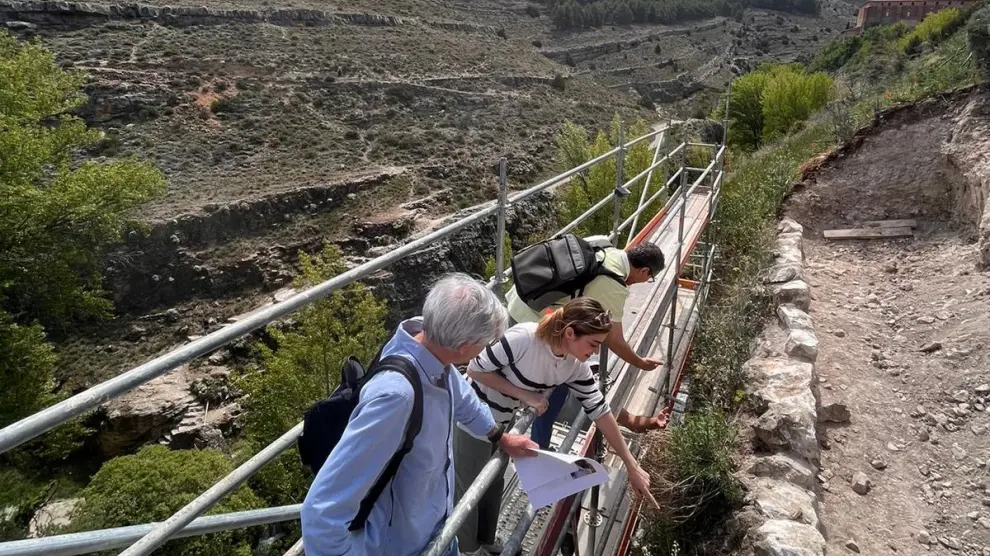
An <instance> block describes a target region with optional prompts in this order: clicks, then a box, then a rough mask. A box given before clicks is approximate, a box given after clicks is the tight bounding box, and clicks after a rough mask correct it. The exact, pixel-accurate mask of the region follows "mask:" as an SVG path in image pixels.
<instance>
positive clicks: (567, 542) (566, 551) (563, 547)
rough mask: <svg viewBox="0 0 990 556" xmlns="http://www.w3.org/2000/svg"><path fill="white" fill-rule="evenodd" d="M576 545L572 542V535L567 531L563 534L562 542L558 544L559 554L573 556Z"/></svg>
mask: <svg viewBox="0 0 990 556" xmlns="http://www.w3.org/2000/svg"><path fill="white" fill-rule="evenodd" d="M576 551H577V545H576V544H575V542H574V533H572V532H570V531H568V532H567V533H565V534H564V542H562V543H561V544H560V553H561V554H563V555H564V556H574V553H575V552H576Z"/></svg>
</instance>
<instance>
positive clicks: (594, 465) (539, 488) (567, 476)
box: [513, 450, 608, 509]
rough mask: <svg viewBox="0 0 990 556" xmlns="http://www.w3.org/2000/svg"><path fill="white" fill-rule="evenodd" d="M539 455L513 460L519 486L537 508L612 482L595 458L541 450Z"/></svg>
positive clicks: (537, 452) (538, 452)
mask: <svg viewBox="0 0 990 556" xmlns="http://www.w3.org/2000/svg"><path fill="white" fill-rule="evenodd" d="M536 454H537V455H536V456H534V457H528V458H519V459H516V460H513V463H514V464H515V466H516V473H517V474H518V475H519V484H521V485H522V487H523V490H524V491H526V495H527V496H529V503H530V504H532V505H533V509H540V508H542V507H543V506H549V505H550V504H553V503H554V502H556V501H558V500H561V499H563V498H566V497H568V496H570V495H572V494H575V493H577V492H581V491H582V490H585V489H589V488H591V487H593V486H597V485H603V484H605V483H606V482H608V471H607V470H606V469H605V467H604V466H603V465H602V464H600V463H598V462H597V461H595V460H593V459H588V458H583V457H581V456H572V455H570V454H558V453H556V452H547V451H544V450H537V451H536Z"/></svg>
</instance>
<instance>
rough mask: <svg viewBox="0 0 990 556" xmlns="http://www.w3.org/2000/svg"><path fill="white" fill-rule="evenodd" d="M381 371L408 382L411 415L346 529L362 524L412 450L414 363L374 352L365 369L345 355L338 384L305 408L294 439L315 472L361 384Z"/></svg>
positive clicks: (419, 414)
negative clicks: (333, 389)
mask: <svg viewBox="0 0 990 556" xmlns="http://www.w3.org/2000/svg"><path fill="white" fill-rule="evenodd" d="M380 353H381V352H379V355H380ZM382 371H396V372H399V373H401V374H402V376H404V377H406V380H408V381H409V384H411V385H412V387H413V393H414V397H413V409H412V415H410V417H409V422H408V423H406V434H405V439H404V440H403V442H402V445H401V446H400V447H399V449H398V450H397V451H396V452H395V454H394V455H393V456H392V459H391V460H389V462H388V465H386V466H385V469H384V470H383V471H382V474H381V475H380V476H379V477H378V480H377V481H376V482H375V484H374V485H373V486H372V487H371V490H369V491H368V493H367V494H366V495H365V497H364V499H363V500H361V508H360V510H358V513H357V515H356V516H355V517H354V520H353V521H351V523H350V524H349V525H348V530H350V531H357V530H360V529H363V528H364V525H365V522H367V521H368V515H369V514H371V508H372V507H374V505H375V502H376V501H378V497H379V496H381V494H382V492H384V490H385V487H387V486H388V484H389V483H390V482H391V481H392V478H393V477H395V474H396V472H397V471H398V470H399V465H400V464H401V463H402V458H403V457H405V455H406V454H408V453H409V450H412V447H413V441H415V440H416V435H418V434H419V429H420V428H421V427H422V426H423V385H422V384H421V382H420V379H419V371H418V370H417V369H416V366H415V365H413V364H412V362H410V361H409V360H408V359H406V358H404V357H400V356H398V355H390V356H388V357H386V358H384V359H381V360H380V361H379V356H378V355H376V356H375V359H374V360H373V361H372V363H371V365H370V366H369V369H368V371H367V372H365V370H364V368H363V367H362V366H361V363H360V362H359V361H358V360H357V359H356V358H355V357H354V356H353V355H352V356H350V357H348V358H347V361H345V362H344V365H343V366H342V367H341V369H340V386H338V387H337V389H336V390H335V391H334V393H333V394H331V395H330V397H329V398H327V399H325V400H321V401H319V402H316V404H314V405H313V407H311V408H310V409H309V410H308V411H307V412H306V415H305V417H304V418H303V432H302V435H300V436H299V440H298V441H297V443H298V444H297V445H298V448H299V458H300V459H301V460H302V462H303V465H305V466H307V467H309V469H310V470H311V471H312V472H313V474H316V473H319V472H320V468H322V467H323V464H324V463H326V461H327V458H328V457H330V452H332V451H333V449H334V447H336V446H337V444H338V443H339V442H340V438H341V436H343V434H344V429H345V428H347V424H348V423H349V422H350V419H351V413H353V411H354V408H355V407H357V404H358V401H359V399H360V396H361V387H362V386H364V385H365V384H367V383H368V381H369V380H371V378H372V377H373V376H375V375H376V374H378V373H380V372H382Z"/></svg>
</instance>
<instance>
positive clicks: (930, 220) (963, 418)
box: [786, 114, 990, 556]
mask: <svg viewBox="0 0 990 556" xmlns="http://www.w3.org/2000/svg"><path fill="white" fill-rule="evenodd" d="M953 124H954V122H952V121H951V119H950V118H946V117H944V116H943V115H941V114H939V115H933V116H932V117H929V118H923V119H921V120H920V121H915V122H913V123H912V122H908V123H901V124H894V125H891V126H889V127H888V129H886V130H884V131H882V132H880V133H878V134H876V135H874V136H872V137H869V138H867V139H866V141H864V143H863V146H862V147H861V148H860V149H858V150H857V151H855V152H853V153H851V154H850V155H848V156H846V157H845V158H843V159H840V160H838V161H836V162H834V163H832V164H831V166H829V167H828V168H825V169H824V170H823V171H822V172H821V173H820V174H819V175H818V176H817V179H816V180H815V181H813V182H812V183H806V184H804V185H803V187H801V188H800V189H799V190H798V191H797V193H795V194H794V195H793V197H792V198H791V199H790V201H789V203H788V207H787V210H786V212H787V215H788V216H790V217H792V218H794V219H795V220H797V221H798V222H799V223H801V224H803V225H805V234H806V241H805V255H806V274H807V276H806V280H807V281H808V282H809V284H810V285H811V288H812V292H813V299H814V301H813V302H812V304H811V307H812V310H811V316H812V318H813V319H814V322H815V327H816V330H817V333H818V338H819V342H820V344H819V357H818V374H819V375H820V383H819V385H818V386H819V392H820V396H821V404H822V405H823V406H825V405H827V404H830V403H833V402H838V403H843V404H846V405H847V406H848V408H849V409H850V411H851V415H852V417H851V420H850V422H848V423H845V424H839V425H834V424H830V425H828V428H827V429H826V430H823V431H821V434H820V438H821V441H822V444H823V452H822V470H821V472H820V474H819V477H818V478H819V482H820V484H821V488H822V491H821V495H822V515H821V518H822V522H823V523H824V528H825V535H826V538H827V539H828V542H829V548H830V550H829V553H830V554H851V553H856V552H858V553H861V554H870V555H880V554H908V555H916V554H956V555H966V556H971V555H972V556H990V468H988V462H990V385H988V383H990V349H988V346H990V273H987V272H986V271H982V272H981V271H980V270H979V269H978V268H977V262H978V260H979V256H978V250H977V246H976V245H975V244H974V243H973V242H972V241H971V238H972V226H971V218H970V217H969V216H968V214H970V213H971V212H972V210H971V209H972V207H971V206H967V205H966V204H965V202H963V201H964V199H965V198H966V196H965V195H964V194H961V191H960V190H961V189H964V188H963V187H962V185H961V181H960V178H959V176H958V173H956V172H955V170H954V169H953V168H952V167H951V166H950V165H949V164H948V163H947V162H946V158H945V157H944V156H943V155H942V154H940V149H941V148H942V145H944V144H945V142H946V141H951V137H952V129H953V128H954V127H955V126H954V125H953ZM986 156H990V153H987V154H986ZM906 161H911V163H910V164H908V163H906ZM896 218H916V219H917V221H918V229H917V232H916V236H915V237H914V238H910V239H900V240H881V241H869V240H867V241H852V242H835V241H825V240H823V239H821V231H822V230H823V229H829V228H846V227H853V226H852V225H854V224H856V223H859V222H862V221H865V220H878V219H896ZM862 474H865V478H866V479H867V480H868V481H869V482H870V485H869V489H868V491H867V490H866V489H864V488H862V486H863V485H856V487H855V489H854V484H855V483H856V482H857V478H859V480H860V481H862V480H863V477H862ZM857 475H859V477H857ZM857 491H859V492H857ZM860 492H865V493H860ZM850 541H851V542H850Z"/></svg>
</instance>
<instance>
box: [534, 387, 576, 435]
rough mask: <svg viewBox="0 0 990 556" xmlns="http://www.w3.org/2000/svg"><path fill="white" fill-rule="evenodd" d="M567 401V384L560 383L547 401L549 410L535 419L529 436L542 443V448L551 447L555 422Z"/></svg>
mask: <svg viewBox="0 0 990 556" xmlns="http://www.w3.org/2000/svg"><path fill="white" fill-rule="evenodd" d="M566 401H567V385H566V384H559V385H557V387H556V388H554V389H553V393H552V394H550V399H549V400H548V403H547V410H546V411H544V412H543V415H540V416H539V417H537V418H536V420H534V421H533V430H532V432H530V435H529V437H530V438H531V439H532V440H533V442H536V443H537V444H539V445H540V448H541V449H543V450H547V449H549V448H550V439H551V438H553V424H554V422H555V421H556V420H557V414H559V413H560V408H562V407H564V402H566Z"/></svg>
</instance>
